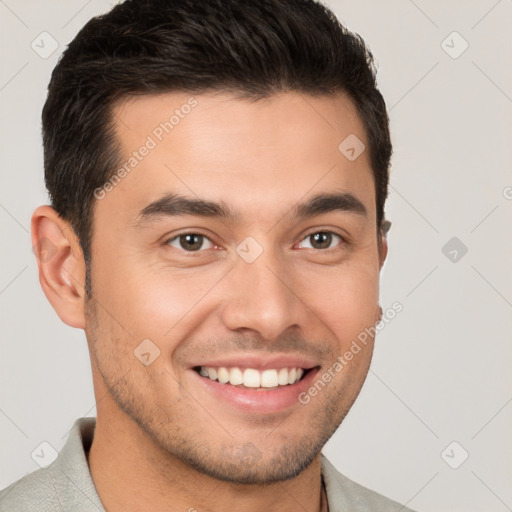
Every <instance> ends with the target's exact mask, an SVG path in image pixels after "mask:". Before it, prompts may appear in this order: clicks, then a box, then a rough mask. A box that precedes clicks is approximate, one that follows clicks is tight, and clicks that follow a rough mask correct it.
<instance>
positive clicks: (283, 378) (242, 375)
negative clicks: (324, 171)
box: [196, 366, 307, 390]
mask: <svg viewBox="0 0 512 512" xmlns="http://www.w3.org/2000/svg"><path fill="white" fill-rule="evenodd" d="M196 371H197V372H198V373H199V374H200V375H201V376H202V377H205V378H208V379H210V380H213V381H217V382H219V383H221V384H230V385H232V386H237V387H241V388H253V389H254V388H260V389H269V390H270V389H278V388H280V387H283V386H289V385H292V384H295V383H296V382H298V381H300V379H301V378H302V377H303V376H304V374H305V372H307V370H304V369H303V368H269V369H265V370H261V371H260V370H257V369H255V368H246V369H245V370H242V369H241V368H239V367H237V366H235V367H231V368H228V367H225V366H221V367H210V366H201V367H198V368H196Z"/></svg>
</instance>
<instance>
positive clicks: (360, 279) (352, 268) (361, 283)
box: [300, 262, 379, 345]
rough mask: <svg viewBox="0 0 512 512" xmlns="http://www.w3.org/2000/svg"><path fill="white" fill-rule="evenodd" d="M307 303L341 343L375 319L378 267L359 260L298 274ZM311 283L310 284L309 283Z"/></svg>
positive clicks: (355, 334) (357, 333) (377, 295)
mask: <svg viewBox="0 0 512 512" xmlns="http://www.w3.org/2000/svg"><path fill="white" fill-rule="evenodd" d="M301 281H302V283H303V284H302V288H303V290H304V292H303V293H302V294H301V295H300V296H301V297H304V298H305V302H306V304H307V306H308V307H309V308H310V309H312V310H313V311H314V312H315V314H316V315H317V316H318V318H320V320H321V321H322V322H323V323H324V325H325V327H326V328H327V329H329V330H330V331H331V332H332V334H334V336H335V337H336V338H337V339H338V340H339V341H340V343H341V344H342V345H345V344H347V343H350V342H351V341H352V340H353V339H355V338H357V336H358V335H359V334H360V333H361V332H362V331H364V330H365V328H367V327H370V326H373V325H374V324H375V322H376V321H377V318H376V312H377V309H378V300H379V269H378V267H377V266H372V265H368V264H364V263H363V262H361V263H357V264H352V265H348V264H347V265H340V266H339V267H336V268H331V269H329V271H328V272H323V273H322V272H319V271H318V269H317V270H316V271H314V272H313V271H311V273H310V274H309V275H308V273H307V272H303V273H302V275H301ZM312 283H314V285H312Z"/></svg>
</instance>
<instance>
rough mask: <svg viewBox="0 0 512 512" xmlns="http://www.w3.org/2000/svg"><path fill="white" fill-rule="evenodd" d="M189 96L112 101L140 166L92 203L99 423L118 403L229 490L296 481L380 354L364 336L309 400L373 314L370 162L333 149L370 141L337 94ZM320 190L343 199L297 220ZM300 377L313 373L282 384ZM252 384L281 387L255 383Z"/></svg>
mask: <svg viewBox="0 0 512 512" xmlns="http://www.w3.org/2000/svg"><path fill="white" fill-rule="evenodd" d="M190 98H191V95H187V94H184V93H172V94H162V95H158V96H142V97H136V98H134V99H130V100H127V101H124V102H122V103H121V104H118V105H117V106H116V107H115V108H114V114H115V119H116V132H117V137H118V140H119V141H120V143H121V147H122V152H123V154H122V160H123V163H124V162H129V159H130V157H134V158H135V159H136V164H134V162H135V160H132V161H131V163H128V165H127V167H126V169H130V170H129V171H127V172H126V175H125V176H123V177H122V179H121V180H117V181H116V184H115V186H111V187H107V188H108V189H109V190H108V192H106V193H104V194H103V193H102V192H101V193H98V197H100V196H101V197H102V196H104V197H103V198H102V199H101V200H96V202H95V213H94V235H93V240H92V273H91V278H92V297H93V298H92V300H91V301H90V302H89V303H88V309H87V311H88V319H87V325H86V333H87V337H88V341H89V345H90V349H91V355H92V365H93V369H94V370H95V389H96V394H97V399H98V398H99V397H101V400H100V401H99V403H98V419H99V421H101V415H102V414H103V415H104V416H108V415H109V414H110V413H109V412H108V411H109V410H110V411H112V410H113V408H115V407H118V408H119V409H120V410H122V411H124V413H125V414H127V415H128V417H129V418H131V419H132V420H134V421H135V422H136V423H137V424H138V425H139V427H140V428H141V432H144V434H143V435H147V436H148V437H149V439H151V441H152V442H153V443H155V446H157V447H158V448H159V449H160V450H161V451H162V453H164V454H166V455H168V456H169V457H170V458H171V459H172V458H177V459H179V460H180V461H182V462H185V463H187V464H189V465H191V466H192V467H194V468H196V469H199V470H200V471H202V472H204V473H207V474H209V475H212V476H215V477H217V478H220V479H223V480H229V481H237V482H245V483H250V482H252V483H261V482H270V481H276V480H283V479H287V478H291V477H293V476H295V475H297V474H298V473H299V472H300V471H302V470H303V469H304V468H305V467H307V465H309V464H310V463H311V461H312V460H313V458H314V457H315V455H317V454H318V452H319V451H320V449H321V448H322V446H323V445H324V444H325V442H326V441H327V440H328V439H329V437H330V436H331V435H332V434H333V433H334V431H335V430H336V428H337V427H338V425H339V424H340V423H341V421H342V420H343V418H344V416H345V415H346V413H347V412H348V410H349V409H350V407H351V405H352V403H353V402H354V400H355V398H356V397H357V395H358V393H359V391H360V388H361V386H362V384H363V381H364V379H365V377H366V374H367V371H368V367H369V364H370V360H371V354H372V350H373V340H372V339H369V340H368V342H367V344H366V346H362V347H361V351H360V352H358V353H357V354H355V355H354V357H353V358H352V360H351V361H350V362H348V364H345V365H344V366H343V368H342V369H341V370H339V371H336V372H334V373H335V376H334V378H331V381H330V382H328V383H327V384H325V381H324V384H325V385H323V386H321V385H317V387H318V389H319V391H318V393H317V394H316V396H314V397H310V398H311V399H310V400H309V403H307V404H304V403H301V402H304V400H302V401H301V400H299V399H298V397H299V394H301V393H303V395H302V396H304V393H305V392H307V390H308V389H309V388H310V387H311V386H313V385H314V384H315V382H317V381H319V380H322V376H323V375H325V373H326V372H328V370H329V368H331V375H332V373H333V370H332V368H333V365H334V364H335V362H336V358H337V357H338V356H340V355H343V354H344V353H345V352H346V351H347V350H348V349H349V348H350V346H351V344H352V341H353V340H355V339H356V338H357V336H358V334H359V333H361V332H362V331H364V330H365V328H367V327H369V326H372V325H374V324H375V322H376V321H377V320H378V280H379V270H380V265H381V261H379V252H378V245H377V236H376V231H377V228H376V211H375V189H374V181H373V176H372V172H371V169H370V163H369V154H368V151H364V152H363V153H362V154H361V155H360V156H359V157H358V158H356V159H355V160H352V161H351V160H350V159H348V158H347V157H346V156H345V155H344V154H343V153H342V152H341V151H340V150H339V149H338V146H339V144H340V143H341V142H342V141H344V140H345V139H346V138H347V137H348V136H349V135H351V134H352V135H356V136H357V137H358V138H359V139H360V140H361V141H363V142H364V144H365V145H366V147H367V148H368V143H367V140H366V138H365V134H364V129H363V125H362V122H361V120H360V119H359V117H358V115H357V114H356V110H355V107H354V106H353V104H352V102H351V101H350V100H349V99H348V98H347V97H346V96H344V95H341V94H340V95H337V96H322V97H311V96H304V95H300V94H297V93H285V94H282V95H279V96H274V97H272V98H269V99H264V100H259V101H256V102H249V101H247V100H242V99H235V98H234V97H232V96H228V95H218V96H214V95H209V94H201V95H194V99H193V100H191V99H190ZM184 105H189V107H190V108H187V107H183V106H184ZM176 109H177V110H178V113H177V114H176V115H175V118H173V119H172V120H171V123H172V126H171V128H169V125H167V126H166V129H167V131H168V133H166V131H165V130H164V129H163V128H162V125H161V124H160V123H165V122H166V121H169V119H170V117H171V116H172V115H173V113H174V111H175V110H176ZM178 118H179V121H177V119H178ZM148 137H149V138H148ZM141 146H146V147H147V148H148V150H147V151H145V150H142V151H141V150H140V148H141ZM134 151H137V156H134V155H133V152H134ZM143 153H144V155H145V156H144V155H142V154H143ZM348 154H349V155H350V156H351V152H349V153H348ZM122 175H123V173H121V176H122ZM171 194H173V195H175V198H176V196H183V197H184V198H186V199H189V200H192V201H197V200H202V201H208V202H212V203H217V204H219V205H223V206H224V208H225V209H226V210H229V211H230V212H231V213H232V214H233V215H231V216H229V215H228V216H220V215H218V213H219V212H218V211H217V209H216V208H213V207H212V206H211V205H210V206H209V207H207V208H202V209H201V208H199V207H197V206H193V205H192V206H190V205H189V208H188V209H187V210H186V212H187V213H184V212H183V207H184V206H185V202H184V201H181V202H174V203H172V204H171V201H167V202H166V201H162V199H163V198H167V199H169V198H170V195H171ZM320 195H341V196H342V197H341V200H340V198H338V199H336V198H334V199H331V200H324V201H321V200H320V201H318V200H317V202H316V203H314V204H312V205H310V206H312V207H311V208H300V209H298V206H299V205H304V204H307V203H308V202H309V201H311V200H312V199H313V198H315V197H317V196H320ZM349 195H350V196H352V197H350V196H349ZM155 202H158V203H157V204H154V203H155ZM152 203H153V205H152V206H149V205H151V204H152ZM359 203H360V204H359ZM315 206H316V207H315ZM187 235H188V236H187ZM143 340H146V341H144V343H143V344H142V345H141V343H142V342H143ZM147 340H150V341H147ZM158 351H159V352H158ZM137 356H138V357H137ZM156 356H158V357H156ZM155 357H156V358H155ZM141 359H142V362H141ZM144 363H146V364H144ZM201 367H203V373H205V374H206V373H207V372H208V371H209V373H210V376H213V377H215V373H217V374H218V378H220V379H221V380H225V379H226V378H230V379H232V380H233V382H234V383H235V384H236V383H237V382H239V380H238V381H237V380H236V379H240V378H242V379H244V378H245V379H246V380H245V381H244V382H245V383H246V384H247V386H244V385H240V384H239V385H233V384H230V383H229V382H227V383H221V382H219V381H218V380H212V379H210V378H209V377H207V376H203V375H201V374H200V373H201V372H200V369H201ZM221 367H224V368H226V371H225V370H219V368H221ZM236 368H238V369H239V370H237V369H236ZM292 368H300V369H301V370H299V376H300V374H301V373H302V371H304V375H303V377H302V378H301V380H300V381H298V382H296V383H294V384H287V385H284V384H280V385H278V386H277V388H276V386H275V384H276V380H275V379H278V382H279V381H280V382H282V383H284V382H285V380H286V379H289V381H291V382H293V381H294V375H293V374H294V370H292ZM285 369H286V370H285ZM246 370H249V371H246ZM254 370H258V371H257V372H255V371H254ZM265 370H267V371H266V372H265ZM268 370H270V371H268ZM272 370H275V371H272ZM100 376H101V377H100ZM258 378H260V379H261V378H262V379H263V381H264V382H263V383H264V385H270V386H271V387H269V388H267V387H259V388H257V387H251V386H257V385H258ZM295 378H296V377H295ZM102 411H103V412H102ZM124 413H123V414H124ZM102 421H107V422H108V421H109V418H108V417H104V418H102Z"/></svg>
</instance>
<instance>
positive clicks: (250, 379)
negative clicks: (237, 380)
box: [244, 368, 261, 388]
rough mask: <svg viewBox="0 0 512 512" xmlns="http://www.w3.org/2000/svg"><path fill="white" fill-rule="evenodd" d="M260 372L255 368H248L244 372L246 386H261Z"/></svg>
mask: <svg viewBox="0 0 512 512" xmlns="http://www.w3.org/2000/svg"><path fill="white" fill-rule="evenodd" d="M260 380H261V379H260V372H259V371H258V370H254V369H253V368H247V370H245V372H244V386H245V387H246V388H259V387H260Z"/></svg>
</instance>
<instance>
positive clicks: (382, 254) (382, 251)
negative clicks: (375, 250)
mask: <svg viewBox="0 0 512 512" xmlns="http://www.w3.org/2000/svg"><path fill="white" fill-rule="evenodd" d="M378 243H379V270H382V265H384V262H385V261H386V256H387V255H388V239H387V235H385V234H383V235H382V236H381V237H380V241H379V242H378Z"/></svg>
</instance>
